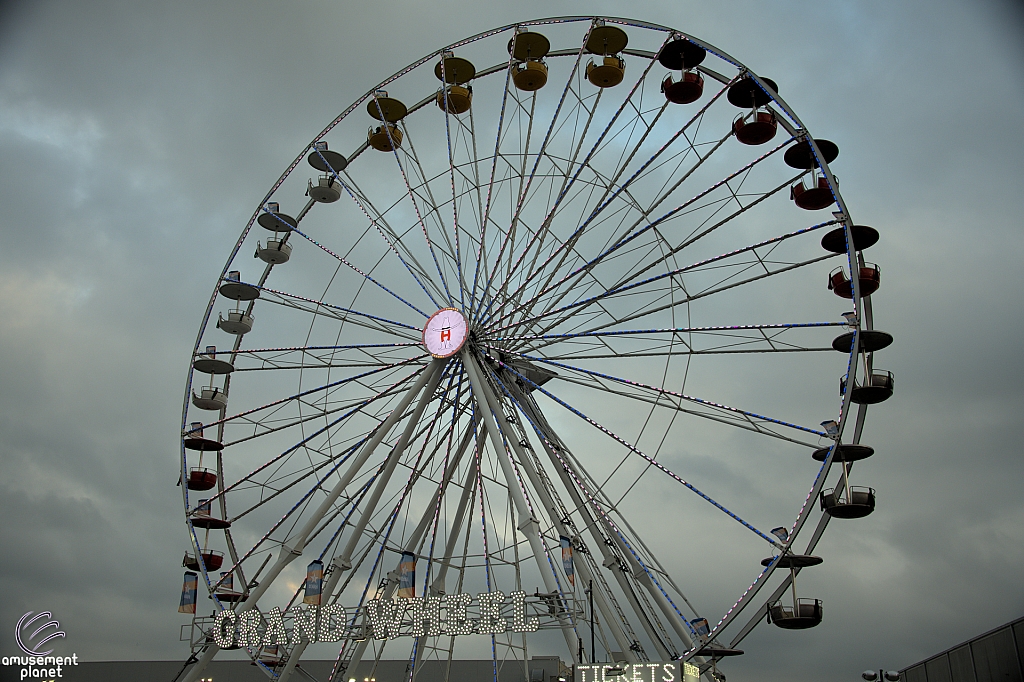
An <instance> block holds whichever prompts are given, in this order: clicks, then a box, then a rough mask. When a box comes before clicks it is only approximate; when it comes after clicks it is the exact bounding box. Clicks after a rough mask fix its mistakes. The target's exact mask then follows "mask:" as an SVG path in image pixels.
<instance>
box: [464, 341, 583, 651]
mask: <svg viewBox="0 0 1024 682" xmlns="http://www.w3.org/2000/svg"><path fill="white" fill-rule="evenodd" d="M462 357H463V364H464V365H465V367H466V372H467V373H468V374H469V381H470V384H472V386H473V397H474V398H475V399H476V403H477V407H478V408H479V409H480V412H482V413H483V418H484V423H485V424H487V432H488V433H489V434H490V436H491V445H492V446H493V448H494V452H495V456H497V458H498V463H499V464H500V465H501V470H502V473H503V474H504V475H505V482H506V484H507V485H508V490H509V493H510V494H511V495H512V501H513V503H514V504H515V507H516V511H517V512H518V513H519V523H518V524H517V526H518V527H519V530H521V531H522V532H523V535H525V536H526V539H527V540H528V541H529V543H530V549H531V551H532V552H533V558H534V560H535V561H536V562H537V567H538V568H539V569H540V575H541V578H542V579H543V580H544V589H545V590H547V592H548V593H549V594H558V586H557V585H556V584H555V578H554V576H553V575H551V566H550V565H548V563H547V560H546V557H547V555H546V553H545V551H544V545H543V543H542V542H541V539H540V531H539V526H540V524H539V523H538V522H537V519H535V518H534V517H533V515H532V514H531V512H530V506H529V505H528V504H527V503H526V497H524V496H523V491H522V490H520V489H519V480H518V479H517V478H516V474H515V471H514V470H513V469H512V462H511V461H510V460H509V457H508V452H506V451H505V444H504V443H503V442H502V440H501V432H500V431H499V430H498V427H497V425H496V424H495V422H494V415H492V414H491V409H492V403H493V404H494V412H495V414H500V413H501V406H500V405H499V404H497V401H496V400H495V398H494V397H493V396H492V395H491V393H490V389H489V387H488V386H487V385H486V384H485V383H484V381H483V378H482V377H481V374H480V368H479V366H478V365H477V361H476V358H475V357H473V355H472V354H471V353H470V352H469V351H468V350H464V351H462ZM512 441H514V439H513V438H509V442H512ZM558 620H559V623H561V626H562V628H561V629H562V634H563V635H564V636H565V643H566V645H568V647H569V652H570V654H571V655H572V658H573V660H574V661H575V662H576V663H580V661H578V660H576V659H577V658H578V656H579V640H578V638H577V637H576V632H575V631H574V630H573V627H572V624H571V623H570V622H569V621H568V620H567V619H566V618H565V614H564V613H560V614H558Z"/></svg>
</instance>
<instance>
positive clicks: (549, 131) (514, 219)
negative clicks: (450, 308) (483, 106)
mask: <svg viewBox="0 0 1024 682" xmlns="http://www.w3.org/2000/svg"><path fill="white" fill-rule="evenodd" d="M589 36H590V30H588V31H587V34H586V35H585V36H584V38H583V44H582V45H581V46H580V48H579V50H578V51H577V53H576V61H575V63H574V64H573V67H572V69H571V70H570V71H569V78H568V79H567V80H566V83H565V87H564V88H563V89H562V94H561V96H560V97H559V99H558V105H557V106H556V107H555V111H554V114H553V115H552V117H551V122H550V123H549V124H548V129H547V132H546V133H545V135H544V140H543V141H542V142H541V145H540V148H539V150H538V152H537V154H536V159H535V160H534V163H533V167H532V169H531V170H530V175H529V176H528V177H527V179H526V182H525V183H524V185H523V187H522V189H521V190H520V191H519V193H518V198H517V199H516V206H515V209H514V210H513V212H512V221H511V224H510V226H509V228H508V231H507V232H506V234H505V237H504V239H502V243H501V247H500V248H499V250H498V255H497V257H496V258H495V261H494V266H493V269H492V270H491V272H490V274H489V275H488V277H487V285H488V286H487V288H488V289H490V285H491V283H492V282H494V281H495V277H496V275H497V271H498V267H499V266H500V264H501V262H502V258H503V257H504V255H505V251H506V247H507V246H511V245H510V244H509V242H510V239H511V237H512V235H514V234H515V228H516V223H517V221H518V219H519V216H520V214H521V212H522V209H523V204H524V202H525V199H526V197H527V195H528V194H529V191H530V185H531V184H532V182H533V179H534V176H535V175H536V173H537V168H538V166H539V164H540V161H541V159H542V158H543V155H544V153H545V151H546V150H547V146H548V143H549V141H550V140H551V135H552V132H553V131H554V129H555V123H556V122H557V121H558V117H559V114H561V112H562V106H563V105H564V103H565V99H566V95H567V94H568V93H569V92H570V88H571V86H572V82H573V79H574V78H576V74H577V72H578V71H579V65H580V60H581V59H582V58H583V54H584V52H585V50H586V42H587V38H588V37H589ZM530 121H531V129H532V121H533V117H532V116H531V117H530ZM527 144H528V142H527ZM523 160H524V161H525V160H526V153H525V152H524V155H523ZM508 257H509V261H510V262H511V258H512V250H511V248H510V249H509V254H508ZM494 300H495V297H494V296H492V297H491V298H490V302H489V303H488V306H487V308H485V309H484V312H483V314H484V315H486V314H487V312H489V309H490V305H491V304H492V303H493V301H494Z"/></svg>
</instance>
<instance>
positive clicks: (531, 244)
mask: <svg viewBox="0 0 1024 682" xmlns="http://www.w3.org/2000/svg"><path fill="white" fill-rule="evenodd" d="M669 37H670V36H669ZM669 37H666V38H665V41H663V43H662V48H663V47H664V45H665V43H667V42H668V39H669ZM659 51H660V48H659ZM653 66H654V61H653V60H652V61H651V62H650V63H649V64H648V65H647V67H646V68H645V69H644V71H643V73H642V74H641V75H640V78H639V79H638V80H637V81H636V83H634V84H633V87H632V88H631V89H630V90H629V93H628V94H627V95H626V97H625V99H624V100H623V101H622V104H620V105H619V107H618V109H616V111H615V113H614V114H613V115H612V116H611V118H610V120H609V121H608V123H607V124H606V125H605V127H604V130H602V131H601V133H600V135H598V137H597V139H596V140H595V141H594V143H593V145H592V146H591V148H590V151H589V152H587V154H586V156H585V157H584V158H583V160H582V161H580V162H579V163H577V162H576V159H577V158H578V156H579V153H580V151H581V149H582V147H583V142H584V140H585V139H586V136H587V132H588V131H589V130H590V126H591V124H592V122H593V120H594V114H595V113H596V112H597V109H598V106H599V104H600V101H601V95H602V94H603V93H604V89H600V90H599V91H598V93H597V97H596V98H595V100H594V104H593V106H592V107H591V108H590V109H588V111H587V120H586V123H585V124H584V126H583V131H582V133H580V135H579V142H578V144H577V145H576V146H575V150H574V151H573V154H572V157H571V158H570V159H569V162H568V164H566V166H565V169H564V177H563V179H562V186H561V187H560V188H559V190H558V195H557V197H556V198H555V201H554V203H553V204H552V206H551V209H550V210H549V211H548V213H547V215H546V216H545V217H544V219H543V220H542V221H541V224H540V226H539V228H538V229H537V230H536V231H535V232H534V234H533V237H532V238H531V239H530V240H529V241H528V242H527V244H526V245H525V246H524V247H523V249H522V251H521V252H520V255H519V257H518V259H517V260H516V262H515V264H514V265H512V266H511V267H510V268H509V271H508V273H507V274H506V279H505V282H504V283H503V284H502V285H501V287H500V288H499V295H501V293H502V292H504V290H505V289H506V288H507V287H508V284H509V280H510V279H511V276H512V272H513V271H516V270H518V269H519V266H520V265H521V264H522V262H523V260H524V258H526V256H527V254H529V253H530V252H531V250H534V248H535V251H536V252H535V253H534V256H533V262H532V263H531V265H530V267H529V268H528V275H527V276H526V277H525V279H524V280H523V282H522V283H521V284H520V286H519V288H518V289H517V291H515V292H513V293H512V294H510V295H509V296H508V298H509V300H514V299H517V298H518V297H519V296H520V295H521V293H522V291H523V290H524V288H525V286H526V285H528V284H529V282H530V281H531V280H532V278H533V275H534V273H536V272H537V271H538V270H537V269H536V261H537V258H538V257H539V256H540V253H541V248H542V247H543V245H544V238H545V236H546V234H547V233H548V231H549V228H550V225H551V221H552V218H553V217H554V216H555V214H556V212H557V211H558V209H559V207H560V206H561V204H562V201H563V199H565V197H566V195H567V194H568V192H569V190H570V188H572V186H573V185H574V184H575V182H576V180H577V179H578V178H579V176H580V173H582V172H583V169H584V168H589V165H588V164H589V162H590V161H591V160H592V159H593V158H594V155H595V154H596V153H597V151H598V150H599V149H600V148H601V143H602V142H603V141H604V140H605V138H606V137H607V136H608V133H609V132H610V131H611V130H612V128H613V127H614V126H615V123H616V122H617V121H618V119H619V116H620V115H621V114H622V112H623V111H625V110H626V107H627V105H629V104H630V103H632V99H633V96H634V95H635V94H636V93H637V91H638V90H640V91H641V92H642V87H641V86H642V85H643V83H644V81H645V80H646V78H647V75H648V73H649V72H650V70H651V68H652V67H653ZM570 82H571V81H570ZM574 94H575V93H574ZM577 97H578V95H577ZM579 102H580V105H581V106H583V99H582V98H579ZM572 168H575V169H576V170H575V172H573V173H572V177H570V171H571V169H572ZM563 244H564V242H563ZM560 250H561V247H559V248H558V249H556V250H555V251H556V252H557V251H560ZM553 255H554V254H552V255H551V256H549V258H548V260H550V259H551V258H552V257H553ZM545 262H547V261H545ZM498 312H499V313H500V309H499V311H498Z"/></svg>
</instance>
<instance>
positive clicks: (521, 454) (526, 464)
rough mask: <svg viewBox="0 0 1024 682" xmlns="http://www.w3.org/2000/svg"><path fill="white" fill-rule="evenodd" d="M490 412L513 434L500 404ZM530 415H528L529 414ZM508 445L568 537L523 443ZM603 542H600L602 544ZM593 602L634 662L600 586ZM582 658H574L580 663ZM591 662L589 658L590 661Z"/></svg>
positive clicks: (585, 572)
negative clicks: (578, 659)
mask: <svg viewBox="0 0 1024 682" xmlns="http://www.w3.org/2000/svg"><path fill="white" fill-rule="evenodd" d="M495 407H496V409H495V410H494V413H495V414H496V415H497V419H498V422H499V426H500V427H501V428H502V429H504V430H505V432H506V433H509V434H511V433H513V431H512V426H511V424H509V423H508V419H507V418H506V417H505V413H504V411H502V410H501V409H500V408H501V405H500V403H499V404H498V405H496V406H495ZM531 416H532V415H531ZM508 442H509V445H510V446H511V447H512V449H513V450H515V453H516V456H517V457H518V458H519V462H520V466H521V468H522V470H523V471H524V472H525V473H526V477H527V478H529V479H530V484H531V485H533V488H534V490H536V491H537V495H538V497H540V501H541V503H542V504H543V505H544V508H545V509H548V510H549V511H550V513H551V521H552V524H553V525H554V526H555V530H557V531H558V533H559V534H560V535H564V536H566V537H569V534H570V531H569V530H568V529H567V528H566V527H565V524H564V523H562V519H561V518H559V512H558V508H557V506H556V505H555V501H554V500H553V499H552V497H551V494H550V493H549V491H548V489H547V486H545V485H544V483H543V481H541V479H540V474H538V473H537V471H536V470H535V469H534V467H533V461H532V459H531V458H530V457H529V456H528V455H527V453H526V451H525V450H524V449H523V446H522V445H521V444H520V443H519V442H518V441H516V439H515V438H509V439H508ZM602 545H603V543H602ZM575 566H576V568H577V572H578V573H579V574H580V578H581V579H582V580H583V581H584V582H585V583H586V582H589V581H590V580H591V579H592V578H593V577H594V576H593V575H592V574H591V573H590V567H589V566H588V565H587V564H586V562H583V561H581V562H579V563H578V564H575ZM594 601H595V602H596V605H597V607H598V610H599V611H600V612H601V617H602V618H603V619H604V620H603V623H604V624H605V625H606V626H607V627H608V629H610V630H611V631H612V637H613V638H614V639H615V643H616V644H617V645H618V646H619V650H620V651H621V652H622V655H623V657H624V658H625V659H626V660H627V661H629V662H630V663H634V662H636V660H637V658H636V655H635V654H634V653H633V651H632V650H631V649H630V645H631V644H632V642H630V641H629V639H628V638H627V637H626V635H625V633H623V631H622V628H621V626H620V625H619V619H618V616H616V615H614V614H613V613H612V611H611V609H610V608H609V606H608V602H607V601H606V600H605V596H604V592H603V591H602V590H600V589H595V590H594ZM591 655H593V652H591ZM582 662H583V661H577V663H582ZM591 663H593V661H591Z"/></svg>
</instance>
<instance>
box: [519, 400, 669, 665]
mask: <svg viewBox="0 0 1024 682" xmlns="http://www.w3.org/2000/svg"><path fill="white" fill-rule="evenodd" d="M524 404H525V401H524ZM527 409H528V410H529V412H530V416H531V418H532V419H534V421H535V423H538V424H541V425H543V428H544V429H545V430H546V431H547V432H548V434H549V436H550V437H556V436H554V434H553V432H552V431H551V426H550V425H549V424H548V423H547V420H545V419H544V418H543V416H542V415H540V414H538V412H537V410H536V409H534V407H533V406H532V405H529V406H528V408H527ZM541 445H542V446H543V448H544V451H545V452H546V453H547V454H548V458H549V459H550V460H551V464H552V466H553V467H554V468H555V471H557V472H558V476H559V478H561V479H562V485H564V486H565V488H566V490H568V491H569V496H570V497H571V498H572V501H573V504H574V505H575V506H576V509H577V510H579V512H580V515H581V516H582V518H583V521H584V525H585V526H586V527H587V530H588V531H590V535H591V537H592V538H593V540H594V546H595V547H597V549H598V551H600V553H601V558H602V561H601V565H602V566H605V567H606V568H608V569H609V571H611V574H612V575H613V576H614V577H615V581H616V582H617V583H618V584H619V589H621V590H622V593H623V594H624V595H625V596H626V601H628V602H629V605H630V606H631V607H632V608H633V612H634V613H635V614H636V617H637V618H638V619H639V620H640V624H641V625H642V626H643V628H644V631H645V632H646V633H647V636H648V637H649V638H650V640H651V642H652V643H653V644H654V648H655V649H656V650H657V652H658V655H659V657H661V658H662V660H668V659H669V658H671V656H672V654H671V653H670V652H669V650H668V649H666V648H665V645H664V644H663V643H662V641H661V636H660V635H659V634H658V632H657V631H656V630H655V629H654V625H653V623H651V621H650V618H649V617H648V615H647V612H646V611H645V610H644V609H643V607H642V606H641V605H640V602H639V601H637V598H636V595H635V594H633V586H632V585H631V584H630V583H629V576H627V575H626V573H625V569H623V568H622V567H621V566H620V564H619V559H618V557H617V556H616V555H615V554H614V553H613V552H612V551H611V550H610V549H609V548H608V545H607V544H605V538H604V535H603V534H602V532H601V530H599V529H598V527H597V522H596V521H595V520H594V517H593V515H591V513H590V504H589V503H588V502H587V501H586V500H585V499H584V498H583V496H582V495H581V494H580V491H579V490H578V489H577V487H576V482H575V481H573V480H572V477H570V476H569V474H568V472H566V471H565V469H564V468H563V466H562V462H561V461H560V460H559V457H558V455H557V454H556V453H555V452H554V450H552V449H551V445H550V443H548V442H547V441H542V442H541ZM560 447H563V448H564V445H560ZM566 466H568V462H566ZM602 526H603V527H604V528H605V530H606V532H608V533H609V535H611V536H614V531H611V530H610V529H609V528H607V525H606V524H602ZM597 594H598V593H597V592H595V597H596V596H597ZM622 653H623V655H625V653H626V652H625V651H623V652H622Z"/></svg>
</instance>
